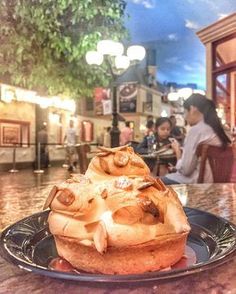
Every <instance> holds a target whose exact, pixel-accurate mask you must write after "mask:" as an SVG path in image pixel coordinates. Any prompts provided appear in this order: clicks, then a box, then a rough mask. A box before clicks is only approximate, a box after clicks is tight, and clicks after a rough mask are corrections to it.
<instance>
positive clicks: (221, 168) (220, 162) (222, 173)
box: [196, 144, 234, 183]
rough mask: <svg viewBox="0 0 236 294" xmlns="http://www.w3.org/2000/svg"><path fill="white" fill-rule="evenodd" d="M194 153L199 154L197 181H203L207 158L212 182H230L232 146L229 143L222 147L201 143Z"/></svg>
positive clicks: (232, 158) (232, 159)
mask: <svg viewBox="0 0 236 294" xmlns="http://www.w3.org/2000/svg"><path fill="white" fill-rule="evenodd" d="M196 154H197V156H200V170H199V175H198V183H203V182H204V174H205V167H206V162H207V160H208V161H209V164H210V168H211V171H212V175H213V182H214V183H226V182H230V180H231V176H232V169H233V163H234V155H233V148H232V146H231V145H229V146H227V147H226V148H225V149H224V148H222V147H217V146H211V145H208V144H201V145H199V146H198V148H197V152H196Z"/></svg>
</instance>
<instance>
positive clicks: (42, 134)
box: [37, 125, 49, 168]
mask: <svg viewBox="0 0 236 294" xmlns="http://www.w3.org/2000/svg"><path fill="white" fill-rule="evenodd" d="M37 143H40V164H41V167H43V168H47V167H48V165H49V154H48V147H47V144H48V133H47V126H46V125H43V126H42V127H41V129H40V131H39V132H38V135H37Z"/></svg>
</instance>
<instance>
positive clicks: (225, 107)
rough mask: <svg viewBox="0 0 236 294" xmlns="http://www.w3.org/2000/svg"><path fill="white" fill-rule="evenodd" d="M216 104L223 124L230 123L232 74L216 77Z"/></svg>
mask: <svg viewBox="0 0 236 294" xmlns="http://www.w3.org/2000/svg"><path fill="white" fill-rule="evenodd" d="M215 85H216V88H215V89H216V93H215V95H216V104H217V107H218V109H219V113H218V114H220V115H219V116H220V118H221V120H222V122H223V123H225V122H230V74H229V73H223V74H220V75H218V76H217V77H216V79H215Z"/></svg>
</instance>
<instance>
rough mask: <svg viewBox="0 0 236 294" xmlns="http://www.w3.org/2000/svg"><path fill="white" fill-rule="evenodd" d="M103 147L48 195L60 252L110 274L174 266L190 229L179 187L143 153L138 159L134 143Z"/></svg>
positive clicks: (82, 266) (75, 262)
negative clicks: (158, 175) (151, 169)
mask: <svg viewBox="0 0 236 294" xmlns="http://www.w3.org/2000/svg"><path fill="white" fill-rule="evenodd" d="M101 152H102V155H101V154H100V155H99V154H98V155H97V156H96V157H95V158H94V159H93V160H92V162H91V163H90V165H89V167H88V171H87V172H86V174H85V175H77V176H76V177H75V176H74V177H73V178H71V179H68V180H67V181H65V182H64V183H62V184H61V185H58V186H54V187H53V189H52V191H51V193H50V194H49V197H48V199H47V201H46V204H45V208H47V207H50V209H51V212H50V214H49V218H48V222H49V229H50V231H51V233H52V234H53V235H54V238H55V242H56V247H57V250H58V254H59V255H60V256H61V257H63V258H65V259H66V260H67V261H69V262H70V263H71V264H72V265H73V266H74V267H75V268H78V269H82V270H85V271H88V272H100V273H105V274H134V273H142V272H146V271H155V270H159V269H161V268H165V267H168V266H171V265H172V264H174V263H175V262H177V261H178V260H179V259H180V258H181V257H182V255H183V252H184V248H185V244H186V238H187V235H188V233H189V231H190V226H189V224H188V221H187V218H186V216H185V213H184V211H183V208H182V205H181V203H180V201H179V199H178V197H177V195H176V193H175V192H174V191H173V190H172V189H171V188H168V187H166V186H165V185H164V184H163V183H162V182H161V181H160V180H159V179H154V178H153V177H151V176H150V175H149V173H148V168H147V167H146V165H145V163H144V162H143V161H142V159H139V157H138V160H140V162H141V163H142V164H140V167H138V166H137V165H133V164H132V160H133V158H136V157H135V156H136V155H135V154H134V153H133V150H132V149H130V147H127V146H125V147H122V148H114V149H107V148H102V150H101ZM120 152H123V153H124V154H125V155H124V154H121V155H120ZM105 153H106V154H105ZM117 154H118V155H117ZM126 155H127V156H126ZM100 158H103V159H104V160H105V162H106V164H107V165H108V167H109V173H108V172H107V171H108V170H107V168H106V164H104V165H103V164H101V162H100ZM119 165H120V166H119ZM104 168H105V170H104ZM121 170H122V171H123V172H124V173H122V172H121ZM129 170H130V171H131V173H129ZM96 173H97V175H98V176H96Z"/></svg>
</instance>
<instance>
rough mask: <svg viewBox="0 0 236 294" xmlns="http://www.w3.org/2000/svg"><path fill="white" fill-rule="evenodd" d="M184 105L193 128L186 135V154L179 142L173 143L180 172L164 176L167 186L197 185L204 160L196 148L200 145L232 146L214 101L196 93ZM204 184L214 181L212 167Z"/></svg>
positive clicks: (188, 120) (184, 148) (186, 115)
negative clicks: (198, 155)
mask: <svg viewBox="0 0 236 294" xmlns="http://www.w3.org/2000/svg"><path fill="white" fill-rule="evenodd" d="M183 106H184V109H185V119H186V120H187V122H188V123H189V125H190V126H191V128H190V130H189V132H188V133H187V135H186V138H185V141H184V146H183V152H181V149H180V145H179V144H178V142H177V141H174V142H172V143H171V147H172V148H173V149H174V151H175V153H176V157H177V159H178V161H177V164H176V167H175V170H176V171H175V172H174V173H170V174H167V175H166V176H165V177H162V181H163V182H164V183H165V184H167V185H168V184H169V185H171V184H189V183H197V179H198V174H199V166H200V160H199V158H198V157H197V155H196V149H197V146H198V145H199V144H203V143H205V144H209V145H213V146H222V147H226V146H227V145H228V144H230V143H231V142H230V139H229V138H228V137H227V135H226V134H225V132H224V129H223V127H222V125H221V122H220V119H219V118H218V116H217V113H216V109H215V105H214V102H213V101H212V100H209V99H207V98H206V97H205V96H203V95H201V94H192V95H191V96H190V97H189V98H188V99H187V100H185V102H184V105H183ZM204 182H205V183H212V182H213V177H212V173H211V169H210V166H209V164H207V166H206V170H205V178H204Z"/></svg>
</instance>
